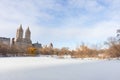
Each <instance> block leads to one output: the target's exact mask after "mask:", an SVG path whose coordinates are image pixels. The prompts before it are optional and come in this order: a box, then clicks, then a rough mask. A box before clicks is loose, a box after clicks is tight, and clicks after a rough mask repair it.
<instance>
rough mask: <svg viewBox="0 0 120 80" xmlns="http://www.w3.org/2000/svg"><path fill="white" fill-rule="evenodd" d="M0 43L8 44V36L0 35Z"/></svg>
mask: <svg viewBox="0 0 120 80" xmlns="http://www.w3.org/2000/svg"><path fill="white" fill-rule="evenodd" d="M0 44H4V45H7V46H8V47H9V46H10V38H5V37H0Z"/></svg>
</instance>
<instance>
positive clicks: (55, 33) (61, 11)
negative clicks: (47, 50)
mask: <svg viewBox="0 0 120 80" xmlns="http://www.w3.org/2000/svg"><path fill="white" fill-rule="evenodd" d="M102 2H103V3H104V5H103V4H101V3H99V0H68V2H67V3H66V5H65V4H62V3H59V2H57V0H13V1H10V0H1V1H0V10H1V11H0V30H1V31H0V36H5V37H14V36H15V33H16V29H17V27H19V25H20V24H23V28H24V29H26V27H27V26H30V29H31V31H32V40H33V41H34V42H35V41H40V42H42V43H44V44H45V43H49V42H55V43H54V44H60V43H61V45H63V44H67V45H76V43H80V42H81V41H85V42H90V43H94V41H96V42H97V41H99V40H100V41H104V40H105V39H106V38H107V37H109V36H114V35H115V31H116V29H117V28H120V27H119V26H120V23H119V21H120V19H119V18H120V15H119V13H120V10H119V9H120V6H119V3H120V0H103V1H102ZM63 3H64V1H63ZM76 8H77V10H75V9H76ZM79 10H80V11H79ZM82 10H83V11H84V10H85V11H86V13H85V12H83V13H82ZM49 11H50V12H51V13H50V12H49ZM75 12H76V13H75ZM73 14H74V15H73ZM56 15H63V16H62V17H61V16H56ZM58 18H61V19H60V20H59V21H58V22H57V23H56V24H57V25H58V26H51V25H49V24H52V22H56V21H57V19H58ZM42 21H43V23H44V24H43V23H42ZM46 21H47V22H48V23H46ZM39 22H40V23H39ZM46 25H47V26H46ZM53 25H54V24H53ZM67 42H68V43H67Z"/></svg>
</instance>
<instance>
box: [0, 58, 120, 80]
mask: <svg viewBox="0 0 120 80" xmlns="http://www.w3.org/2000/svg"><path fill="white" fill-rule="evenodd" d="M0 80H120V60H110V61H109V60H97V59H93V60H91V59H83V60H82V59H58V58H51V57H17V58H0Z"/></svg>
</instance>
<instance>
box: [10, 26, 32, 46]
mask: <svg viewBox="0 0 120 80" xmlns="http://www.w3.org/2000/svg"><path fill="white" fill-rule="evenodd" d="M12 44H13V45H16V46H20V47H28V46H32V41H31V32H30V29H29V27H28V28H27V29H26V30H25V37H24V30H23V28H22V25H20V27H19V28H18V29H17V32H16V37H15V38H13V39H12Z"/></svg>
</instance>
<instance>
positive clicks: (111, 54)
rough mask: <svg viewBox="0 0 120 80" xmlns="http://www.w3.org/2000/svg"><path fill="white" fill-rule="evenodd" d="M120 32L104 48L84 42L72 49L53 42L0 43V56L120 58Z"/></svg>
mask: <svg viewBox="0 0 120 80" xmlns="http://www.w3.org/2000/svg"><path fill="white" fill-rule="evenodd" d="M118 34H119V33H117V37H111V38H109V39H108V40H107V41H106V42H105V43H104V44H105V45H106V46H107V47H106V48H104V49H97V48H90V47H88V46H87V45H85V44H84V43H83V44H81V45H80V46H79V47H77V48H76V49H75V50H70V49H69V48H68V47H63V48H61V49H60V48H54V47H53V44H52V43H51V44H50V46H44V47H41V48H37V47H33V46H30V47H26V48H22V47H17V46H10V47H9V46H7V45H5V44H2V43H0V56H38V55H57V56H60V57H62V56H64V55H69V56H71V57H72V58H88V57H89V58H94V57H95V58H96V57H97V58H119V57H120V38H119V35H118Z"/></svg>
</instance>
